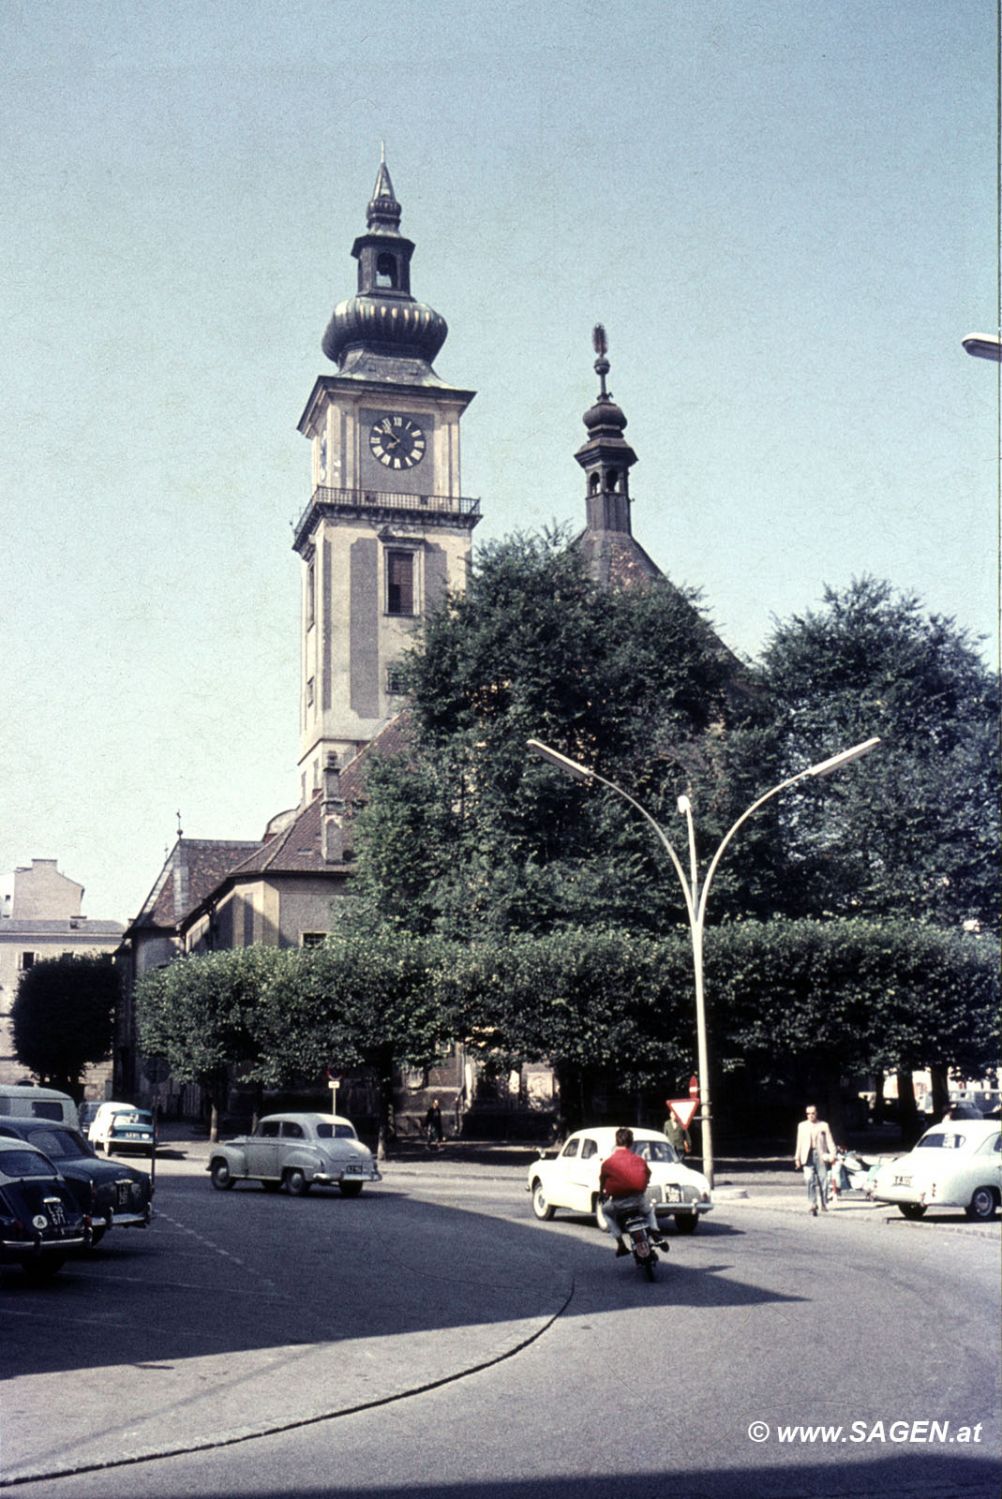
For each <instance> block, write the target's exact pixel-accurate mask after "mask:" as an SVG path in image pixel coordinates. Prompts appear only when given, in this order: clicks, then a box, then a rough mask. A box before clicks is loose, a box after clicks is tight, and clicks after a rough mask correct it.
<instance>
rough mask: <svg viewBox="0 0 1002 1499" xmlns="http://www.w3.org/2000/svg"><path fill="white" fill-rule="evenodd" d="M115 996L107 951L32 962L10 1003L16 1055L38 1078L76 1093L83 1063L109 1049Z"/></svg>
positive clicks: (116, 987)
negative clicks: (96, 954)
mask: <svg viewBox="0 0 1002 1499" xmlns="http://www.w3.org/2000/svg"><path fill="white" fill-rule="evenodd" d="M118 999H119V980H118V973H117V971H116V969H115V966H114V964H113V962H112V959H111V956H110V954H106V953H105V954H101V955H99V956H85V957H80V956H67V957H60V958H50V959H46V960H44V961H43V962H41V963H35V964H34V965H33V966H32V967H31V968H29V969H27V971H26V972H25V973H24V974H23V975H22V977H21V982H20V984H19V985H18V990H17V994H16V996H15V998H14V1003H13V1006H12V1008H11V1024H12V1028H13V1037H14V1053H15V1055H16V1056H17V1059H18V1061H19V1062H21V1063H23V1065H24V1066H25V1067H27V1068H28V1069H29V1070H30V1071H31V1072H33V1073H35V1075H36V1076H37V1077H38V1078H39V1079H40V1080H41V1082H43V1083H46V1084H48V1085H49V1086H52V1087H56V1088H61V1089H63V1090H64V1091H65V1092H68V1093H72V1094H74V1095H75V1096H79V1092H80V1080H81V1076H82V1074H83V1071H84V1068H85V1067H86V1066H87V1065H88V1063H91V1062H103V1061H105V1060H106V1058H107V1057H108V1056H109V1055H110V1053H111V1046H112V1041H113V1038H114V1027H115V1008H116V1005H117V1004H118Z"/></svg>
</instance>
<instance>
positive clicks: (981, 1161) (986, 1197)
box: [870, 1118, 1002, 1220]
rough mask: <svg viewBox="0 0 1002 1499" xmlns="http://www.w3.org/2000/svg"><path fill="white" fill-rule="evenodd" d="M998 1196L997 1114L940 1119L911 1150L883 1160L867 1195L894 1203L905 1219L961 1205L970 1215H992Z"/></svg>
mask: <svg viewBox="0 0 1002 1499" xmlns="http://www.w3.org/2000/svg"><path fill="white" fill-rule="evenodd" d="M1000 1195H1002V1135H1000V1132H999V1123H998V1120H997V1119H949V1118H947V1119H944V1120H943V1121H942V1123H941V1124H934V1125H933V1126H932V1128H931V1129H927V1130H926V1132H925V1134H924V1135H923V1136H922V1138H921V1140H920V1141H919V1142H918V1144H917V1145H916V1146H915V1149H914V1150H912V1151H909V1153H908V1154H907V1155H900V1156H898V1157H897V1158H896V1159H895V1160H892V1161H887V1162H884V1163H883V1164H882V1165H881V1166H880V1169H879V1170H878V1171H877V1173H876V1176H875V1178H874V1181H873V1184H872V1187H871V1190H870V1196H871V1197H873V1198H874V1199H875V1200H876V1201H877V1202H893V1203H896V1204H897V1207H898V1209H899V1211H900V1212H902V1213H903V1214H904V1216H905V1217H906V1218H921V1217H922V1216H923V1214H924V1213H925V1212H926V1210H927V1209H928V1208H951V1207H954V1208H963V1209H964V1212H965V1213H966V1214H967V1216H968V1218H974V1219H976V1220H979V1219H980V1220H988V1219H990V1218H994V1216H995V1213H996V1211H997V1209H998V1206H999V1199H1000Z"/></svg>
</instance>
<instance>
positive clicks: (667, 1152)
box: [633, 1140, 678, 1164]
mask: <svg viewBox="0 0 1002 1499" xmlns="http://www.w3.org/2000/svg"><path fill="white" fill-rule="evenodd" d="M633 1154H634V1155H639V1156H643V1158H644V1160H645V1161H662V1162H664V1163H667V1164H671V1162H673V1161H677V1160H678V1156H677V1155H676V1154H675V1151H674V1148H673V1147H672V1146H671V1145H669V1144H668V1141H667V1140H636V1141H634V1145H633Z"/></svg>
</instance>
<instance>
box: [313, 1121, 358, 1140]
mask: <svg viewBox="0 0 1002 1499" xmlns="http://www.w3.org/2000/svg"><path fill="white" fill-rule="evenodd" d="M317 1139H318V1140H357V1139H358V1136H357V1135H356V1134H355V1129H354V1126H353V1125H351V1124H318V1125H317Z"/></svg>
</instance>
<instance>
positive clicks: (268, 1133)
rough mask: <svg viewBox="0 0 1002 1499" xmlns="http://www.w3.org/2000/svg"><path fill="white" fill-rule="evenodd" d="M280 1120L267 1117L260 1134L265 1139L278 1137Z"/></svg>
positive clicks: (259, 1131)
mask: <svg viewBox="0 0 1002 1499" xmlns="http://www.w3.org/2000/svg"><path fill="white" fill-rule="evenodd" d="M278 1129H279V1121H278V1120H277V1119H265V1120H264V1121H263V1123H262V1124H261V1127H260V1128H259V1130H258V1134H259V1135H260V1136H261V1137H262V1139H264V1140H277V1139H278Z"/></svg>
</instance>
